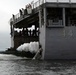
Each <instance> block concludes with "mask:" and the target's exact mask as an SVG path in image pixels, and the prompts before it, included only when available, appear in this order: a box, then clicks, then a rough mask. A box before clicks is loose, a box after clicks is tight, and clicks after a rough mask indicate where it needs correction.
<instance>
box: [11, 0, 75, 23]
mask: <svg viewBox="0 0 76 75" xmlns="http://www.w3.org/2000/svg"><path fill="white" fill-rule="evenodd" d="M46 2H50V3H76V0H38V1H36V2H32V3H31V6H32V9H35V8H36V7H38V6H40V5H42V4H43V3H46ZM25 16H26V15H25ZM19 19H21V16H20V13H18V14H16V15H14V19H13V18H11V19H10V23H13V22H17V21H18V20H19Z"/></svg>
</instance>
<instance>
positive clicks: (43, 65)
mask: <svg viewBox="0 0 76 75" xmlns="http://www.w3.org/2000/svg"><path fill="white" fill-rule="evenodd" d="M0 75H76V61H64V60H61V61H57V60H54V61H53V60H48V61H43V60H31V59H27V58H26V57H17V56H14V55H6V54H0Z"/></svg>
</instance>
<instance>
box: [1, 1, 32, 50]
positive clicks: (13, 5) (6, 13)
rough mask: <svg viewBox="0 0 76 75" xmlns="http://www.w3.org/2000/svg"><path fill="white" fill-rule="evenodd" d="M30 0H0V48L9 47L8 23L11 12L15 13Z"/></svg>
mask: <svg viewBox="0 0 76 75" xmlns="http://www.w3.org/2000/svg"><path fill="white" fill-rule="evenodd" d="M31 2H32V0H0V49H5V48H8V47H10V43H11V42H10V25H9V20H10V18H11V17H12V14H14V15H15V14H17V13H18V12H19V9H21V8H25V5H27V4H28V3H31Z"/></svg>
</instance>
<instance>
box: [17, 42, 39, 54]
mask: <svg viewBox="0 0 76 75" xmlns="http://www.w3.org/2000/svg"><path fill="white" fill-rule="evenodd" d="M38 49H39V43H38V42H30V43H24V44H22V45H20V46H19V47H18V48H17V50H18V51H25V52H28V51H30V52H31V53H36V52H37V50H38Z"/></svg>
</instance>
